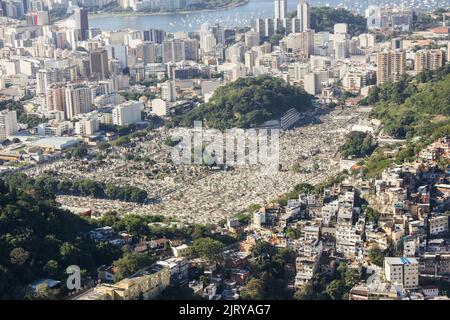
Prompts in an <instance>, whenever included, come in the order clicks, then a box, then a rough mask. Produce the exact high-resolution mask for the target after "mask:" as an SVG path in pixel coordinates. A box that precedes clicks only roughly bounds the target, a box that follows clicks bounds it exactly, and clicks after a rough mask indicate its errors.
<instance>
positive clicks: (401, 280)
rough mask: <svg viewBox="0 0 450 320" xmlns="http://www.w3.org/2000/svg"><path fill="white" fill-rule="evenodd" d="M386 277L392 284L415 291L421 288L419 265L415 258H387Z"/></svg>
mask: <svg viewBox="0 0 450 320" xmlns="http://www.w3.org/2000/svg"><path fill="white" fill-rule="evenodd" d="M384 275H385V277H386V280H387V281H388V282H390V283H392V284H397V285H402V286H403V287H404V288H405V289H415V288H417V287H418V286H419V263H418V261H417V259H415V258H400V257H386V258H384Z"/></svg>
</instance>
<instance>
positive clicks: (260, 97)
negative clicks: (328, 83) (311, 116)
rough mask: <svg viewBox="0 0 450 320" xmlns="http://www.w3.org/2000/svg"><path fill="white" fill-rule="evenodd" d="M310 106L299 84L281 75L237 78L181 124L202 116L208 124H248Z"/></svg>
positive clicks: (186, 124)
mask: <svg viewBox="0 0 450 320" xmlns="http://www.w3.org/2000/svg"><path fill="white" fill-rule="evenodd" d="M311 107H312V105H311V97H310V96H309V95H308V94H307V93H306V92H305V91H304V90H303V89H302V88H300V87H296V86H291V85H289V84H288V83H286V82H285V81H284V80H282V79H277V78H272V77H270V76H260V77H255V78H241V79H239V80H237V81H235V82H232V83H229V84H227V85H225V86H223V87H220V88H218V89H217V90H216V91H215V92H214V94H213V96H212V97H211V99H210V100H209V101H208V103H205V104H202V105H200V106H199V107H197V108H195V109H193V110H192V111H190V112H189V113H187V114H186V116H185V117H184V118H183V120H182V124H183V125H184V126H192V125H193V122H194V120H203V121H204V125H206V126H207V127H210V128H216V129H226V128H232V127H240V128H249V127H253V126H255V125H259V124H261V123H263V122H265V121H268V120H273V119H276V118H279V117H280V116H281V115H282V114H283V113H284V112H286V111H287V110H289V109H291V108H295V109H297V110H298V111H300V112H302V111H306V110H309V109H311Z"/></svg>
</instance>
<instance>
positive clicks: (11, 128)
mask: <svg viewBox="0 0 450 320" xmlns="http://www.w3.org/2000/svg"><path fill="white" fill-rule="evenodd" d="M18 130H19V129H18V125H17V113H16V111H15V110H11V111H10V110H2V111H0V141H3V140H6V139H7V138H8V137H9V136H12V135H14V134H15V133H17V131H18Z"/></svg>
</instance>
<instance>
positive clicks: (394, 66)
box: [377, 50, 406, 85]
mask: <svg viewBox="0 0 450 320" xmlns="http://www.w3.org/2000/svg"><path fill="white" fill-rule="evenodd" d="M405 72H406V53H405V51H403V50H385V51H381V52H378V53H377V84H378V85H380V84H383V83H385V82H389V81H398V80H400V77H401V76H402V75H403V74H405Z"/></svg>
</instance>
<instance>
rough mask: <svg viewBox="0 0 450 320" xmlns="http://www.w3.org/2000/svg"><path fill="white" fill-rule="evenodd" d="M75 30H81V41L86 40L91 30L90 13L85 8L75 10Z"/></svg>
mask: <svg viewBox="0 0 450 320" xmlns="http://www.w3.org/2000/svg"><path fill="white" fill-rule="evenodd" d="M74 18H75V29H79V30H81V40H86V39H87V36H88V30H89V19H88V11H87V9H85V8H75V9H74Z"/></svg>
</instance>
